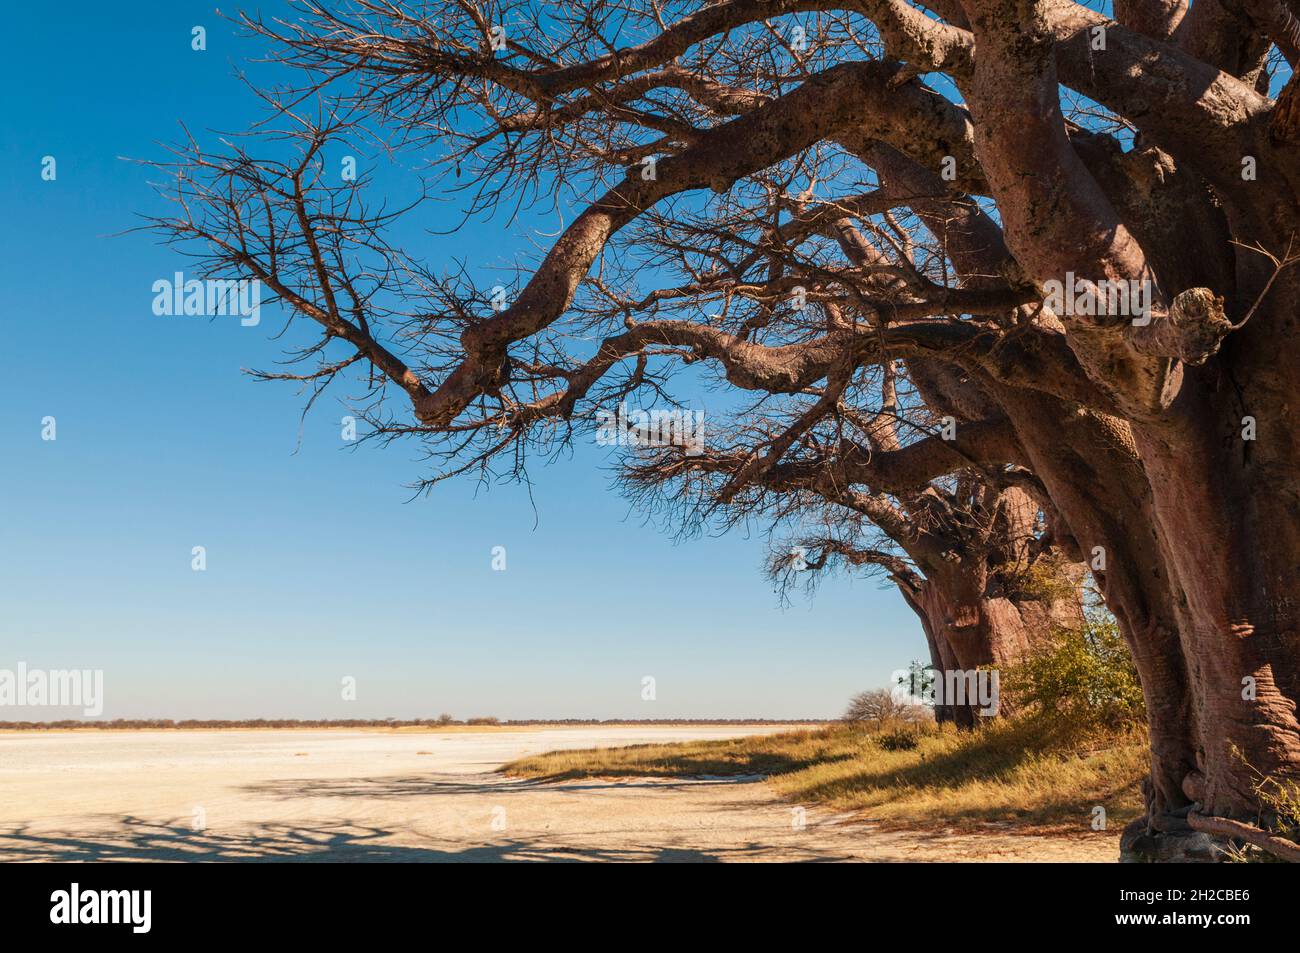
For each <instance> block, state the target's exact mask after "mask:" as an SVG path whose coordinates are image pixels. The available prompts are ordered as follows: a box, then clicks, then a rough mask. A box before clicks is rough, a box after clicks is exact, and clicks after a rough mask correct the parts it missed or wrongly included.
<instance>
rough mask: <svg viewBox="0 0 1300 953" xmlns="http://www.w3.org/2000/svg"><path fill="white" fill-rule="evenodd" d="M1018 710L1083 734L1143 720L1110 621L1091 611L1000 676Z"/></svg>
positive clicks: (1132, 675)
mask: <svg viewBox="0 0 1300 953" xmlns="http://www.w3.org/2000/svg"><path fill="white" fill-rule="evenodd" d="M1002 685H1003V690H1004V691H1005V692H1006V693H1007V695H1008V697H1009V698H1010V700H1011V701H1012V702H1013V703H1014V704H1015V706H1016V707H1017V708H1024V709H1027V710H1033V711H1036V712H1037V713H1038V714H1040V715H1042V716H1044V717H1048V718H1053V719H1062V720H1068V721H1069V722H1070V723H1071V724H1073V725H1078V726H1079V727H1082V728H1091V727H1100V728H1121V727H1124V726H1127V725H1131V724H1135V723H1138V722H1141V721H1142V720H1143V718H1144V717H1145V706H1144V704H1143V701H1142V686H1141V683H1140V682H1139V681H1138V676H1137V668H1136V667H1135V666H1134V665H1133V659H1132V657H1131V656H1130V655H1129V651H1128V646H1127V645H1125V643H1124V639H1123V637H1122V636H1121V635H1120V633H1119V626H1118V625H1117V624H1116V622H1115V618H1114V617H1113V616H1111V615H1110V614H1109V613H1108V612H1105V611H1104V610H1102V609H1100V608H1097V607H1093V608H1091V609H1090V610H1089V611H1088V612H1087V613H1085V621H1084V624H1083V626H1082V627H1080V628H1061V627H1058V628H1055V629H1053V630H1052V634H1051V638H1050V639H1049V641H1048V642H1047V643H1046V644H1044V645H1043V646H1041V647H1039V648H1038V649H1036V650H1034V651H1032V652H1031V653H1030V654H1029V655H1028V656H1027V657H1026V658H1025V659H1024V661H1022V662H1021V663H1020V664H1019V665H1016V666H1013V667H1011V668H1010V669H1008V670H1007V671H1006V672H1004V673H1003V678H1002Z"/></svg>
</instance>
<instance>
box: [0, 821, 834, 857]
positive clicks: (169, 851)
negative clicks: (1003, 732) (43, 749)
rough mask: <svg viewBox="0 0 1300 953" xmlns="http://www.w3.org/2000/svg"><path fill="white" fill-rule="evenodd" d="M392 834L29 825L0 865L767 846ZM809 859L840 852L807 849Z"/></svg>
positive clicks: (712, 853) (656, 852)
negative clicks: (431, 839)
mask: <svg viewBox="0 0 1300 953" xmlns="http://www.w3.org/2000/svg"><path fill="white" fill-rule="evenodd" d="M393 833H394V832H393V831H390V830H386V829H383V828H380V827H375V826H371V825H365V824H358V823H355V822H352V821H347V820H339V821H334V822H328V823H317V824H312V825H303V826H298V825H293V824H267V825H262V826H260V827H257V828H251V829H246V830H240V831H237V832H232V833H222V832H217V831H213V830H201V831H195V830H191V829H189V828H188V827H185V826H184V825H180V824H160V823H156V822H151V821H146V820H144V819H142V818H139V817H134V816H131V815H123V816H121V817H120V818H118V819H117V826H116V827H114V828H111V829H107V830H102V831H96V832H94V833H72V832H68V831H49V830H41V831H36V830H33V829H32V827H31V826H30V825H24V826H20V827H15V828H10V829H8V830H4V831H0V860H22V861H58V862H64V863H67V862H95V863H119V862H124V861H126V862H130V861H186V862H258V863H268V862H271V863H276V862H278V863H304V862H307V863H310V862H328V863H503V862H516V863H519V862H524V863H526V862H541V861H546V862H551V863H555V862H569V863H582V862H592V861H607V862H608V861H613V862H650V863H722V862H724V861H739V860H748V859H761V858H763V857H764V856H765V855H768V854H770V851H771V850H772V846H771V845H768V844H760V843H748V844H743V845H738V846H735V847H719V848H710V849H707V850H701V849H695V848H691V847H682V846H677V845H673V846H664V845H657V846H656V845H629V846H624V847H617V848H608V849H607V848H601V847H590V846H580V845H570V844H558V843H545V842H542V841H539V840H536V839H528V838H522V837H502V838H500V839H498V840H494V841H493V842H491V843H480V844H474V843H463V842H455V841H446V842H443V843H440V844H437V845H436V846H435V845H430V846H405V845H401V844H393V843H387V842H386V841H387V839H388V838H390V837H391V836H392V835H393ZM806 853H807V856H806V857H805V858H804V859H806V860H810V861H832V860H841V859H844V856H843V855H836V854H830V853H817V852H813V851H807V852H806Z"/></svg>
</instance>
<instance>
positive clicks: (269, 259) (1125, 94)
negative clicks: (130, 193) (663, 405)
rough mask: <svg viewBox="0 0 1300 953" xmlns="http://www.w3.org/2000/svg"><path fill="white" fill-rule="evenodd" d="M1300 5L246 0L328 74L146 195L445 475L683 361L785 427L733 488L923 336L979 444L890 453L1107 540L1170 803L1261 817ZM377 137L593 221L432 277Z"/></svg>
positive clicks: (639, 395)
mask: <svg viewBox="0 0 1300 953" xmlns="http://www.w3.org/2000/svg"><path fill="white" fill-rule="evenodd" d="M1292 2H1293V0H1247V2H1242V3H1240V4H1237V3H1228V2H1227V0H1198V2H1197V3H1195V4H1194V5H1192V6H1191V7H1190V8H1187V7H1186V6H1185V5H1184V4H1183V2H1182V0H1128V2H1125V3H1117V4H1116V8H1115V15H1116V19H1115V20H1109V19H1107V18H1105V17H1103V16H1101V15H1100V14H1097V13H1096V12H1094V11H1091V10H1089V9H1087V8H1085V7H1082V6H1079V5H1077V4H1075V3H1072V2H1069V0H1015V2H1012V0H929V2H927V4H926V5H925V7H921V6H913V5H911V4H909V3H907V2H906V0H848V2H846V0H837V2H828V0H722V2H718V3H713V4H710V5H708V6H705V7H703V8H699V9H696V8H695V7H694V5H687V4H681V5H679V4H672V3H655V2H650V0H647V2H641V0H629V2H625V3H612V2H609V0H579V2H577V3H567V4H563V5H556V6H554V7H552V6H546V5H539V4H533V3H517V4H515V3H476V2H472V0H461V2H450V0H448V2H445V3H434V4H430V5H428V6H422V7H419V8H415V7H409V8H408V7H404V6H401V5H395V4H388V3H371V2H356V3H352V4H348V5H345V6H341V7H340V8H337V9H334V8H327V7H325V6H321V5H318V4H315V3H307V4H305V5H304V7H303V10H302V12H301V14H300V15H299V16H297V17H296V18H295V19H292V20H289V21H276V22H266V21H262V20H259V19H255V18H247V19H246V20H245V23H246V25H247V27H248V28H249V30H250V31H251V32H252V33H253V34H255V35H256V36H257V37H259V38H260V39H261V40H262V41H267V42H269V43H270V45H271V48H272V55H273V57H275V58H278V59H279V60H280V61H281V62H282V63H283V64H284V65H285V66H286V67H289V68H290V70H291V75H293V76H295V77H299V79H298V80H296V81H295V82H294V84H293V87H292V88H289V89H284V90H280V91H278V92H277V93H275V94H274V95H273V94H271V93H268V98H269V99H270V100H271V101H272V103H273V104H274V105H275V106H276V107H277V108H278V110H279V112H278V124H277V125H276V126H275V127H274V129H273V130H272V128H271V127H267V126H259V127H258V128H257V130H255V132H256V133H258V134H257V135H254V136H252V137H251V138H250V139H245V140H238V141H236V142H235V143H234V144H233V145H225V146H222V147H219V148H218V149H216V151H207V150H206V149H204V148H203V147H201V146H200V145H199V144H197V143H195V142H191V143H188V144H187V145H186V146H184V147H183V148H182V149H181V150H180V155H179V156H178V159H177V163H176V171H178V172H179V175H178V177H177V179H176V183H175V185H176V191H175V197H176V198H177V199H178V200H179V201H180V203H181V206H180V212H179V213H178V214H177V215H176V216H175V217H173V218H168V219H165V220H160V221H159V222H158V223H157V224H158V225H159V227H160V228H162V229H163V230H164V231H166V232H167V234H169V235H170V236H171V237H173V238H175V239H177V240H180V241H184V242H186V243H187V248H190V249H193V250H194V253H195V254H198V255H199V256H200V258H201V259H202V262H203V266H204V267H205V268H206V269H207V270H209V271H210V272H212V273H213V274H221V275H222V276H223V277H230V276H232V273H233V275H235V276H239V277H247V278H253V279H257V280H260V281H261V282H262V283H263V285H264V286H265V287H266V288H267V289H269V291H270V292H272V293H274V294H275V295H276V296H278V298H279V299H280V300H281V302H282V303H283V304H284V305H285V306H286V308H287V309H288V311H289V312H290V313H291V314H292V315H294V316H295V317H296V318H298V319H304V320H307V321H310V322H314V323H315V324H316V325H318V326H319V327H320V329H321V331H322V336H321V337H320V338H319V339H318V340H317V341H316V343H315V344H313V345H310V346H309V347H308V348H307V349H306V350H305V351H304V352H301V353H300V355H299V356H300V357H301V358H303V360H304V365H305V366H304V367H302V368H300V369H299V372H296V373H293V374H282V375H276V376H285V377H292V378H295V379H298V380H304V381H308V382H310V383H312V384H313V385H315V386H317V387H323V386H325V385H326V384H328V383H329V382H330V381H332V380H334V379H336V378H338V377H339V376H341V375H343V376H348V375H351V374H353V372H355V371H361V372H363V374H364V379H365V380H366V382H367V383H368V385H369V386H370V388H371V389H370V391H369V392H368V393H369V397H370V400H369V404H368V407H367V417H368V419H369V420H370V423H371V425H372V427H373V431H374V432H375V433H377V434H379V435H381V436H386V437H397V436H402V435H411V436H414V437H418V438H419V439H422V440H424V441H426V442H427V444H428V446H429V448H430V452H431V454H433V455H434V456H435V457H436V458H437V459H438V460H439V462H440V464H441V466H442V469H441V472H440V473H439V474H438V475H437V476H445V475H451V474H455V473H464V472H474V471H477V472H480V473H483V472H494V471H496V470H499V469H500V468H502V467H504V468H505V471H506V472H508V473H518V472H519V468H520V467H521V466H522V465H523V464H522V461H523V459H524V457H525V454H526V453H528V452H531V451H537V450H539V449H545V448H548V447H553V446H555V445H556V444H557V442H559V443H562V442H564V441H567V440H572V439H573V438H574V436H575V435H576V434H581V433H587V432H589V430H588V428H589V427H590V425H591V419H592V415H593V412H594V410H595V409H596V408H599V407H607V406H609V404H610V403H611V402H619V401H624V400H632V399H642V400H646V399H649V400H661V401H662V400H669V399H671V389H670V388H671V384H672V380H671V378H673V377H674V371H675V370H677V371H679V369H680V368H682V367H689V368H690V370H689V372H681V371H679V373H678V375H677V376H680V375H681V374H685V375H686V376H687V377H692V376H694V375H698V374H703V375H705V376H710V375H711V376H712V379H714V380H716V381H717V382H719V383H722V384H725V386H727V387H728V388H729V389H731V390H734V391H735V392H737V393H741V394H748V395H751V396H752V397H754V399H755V401H756V402H757V407H758V408H766V407H767V406H769V402H770V405H771V406H772V407H773V408H774V414H775V415H776V416H775V417H774V419H783V425H782V426H780V427H775V428H773V433H772V435H771V436H770V437H767V438H765V440H766V442H765V443H763V444H761V445H756V446H754V447H751V448H750V449H751V454H750V456H749V457H748V458H747V459H746V461H745V462H744V463H743V464H741V467H740V470H738V471H737V472H736V473H735V477H736V480H735V482H734V485H733V487H732V490H734V491H738V490H739V489H740V488H741V487H744V486H753V485H755V484H756V483H757V482H761V478H762V477H763V475H764V474H766V473H771V472H773V470H774V468H776V467H778V466H780V465H783V464H794V463H796V462H797V461H798V460H799V459H801V455H806V454H807V453H808V452H809V450H810V448H812V447H813V446H814V445H813V443H812V439H813V438H812V436H811V435H813V434H814V433H815V432H816V429H817V427H819V426H825V425H826V422H827V421H833V420H834V419H835V417H836V415H837V414H838V413H839V412H840V411H839V408H840V407H841V406H842V398H843V396H844V394H845V393H848V392H849V391H850V389H861V388H862V383H863V381H864V380H865V379H866V378H867V377H868V376H869V375H871V374H873V373H876V374H878V373H879V372H880V369H883V368H886V367H888V366H889V365H891V364H898V363H900V362H901V363H902V364H903V366H905V367H906V369H907V374H908V377H909V379H910V380H911V381H913V383H914V385H915V387H916V389H917V391H918V393H919V394H920V395H921V399H922V400H924V401H926V402H930V403H932V406H936V407H938V406H942V405H943V404H944V403H945V402H947V403H948V404H950V406H952V407H954V408H959V409H961V411H962V412H961V413H960V414H950V415H948V416H952V417H953V418H954V420H958V419H959V423H958V426H957V439H958V441H960V440H961V439H963V437H962V434H963V432H965V433H966V434H969V435H971V436H970V439H969V440H967V445H966V446H965V447H964V448H963V449H962V450H961V454H960V458H959V459H957V460H956V461H954V454H953V453H952V452H951V450H952V449H953V448H952V447H951V446H949V447H947V450H948V451H949V452H947V453H943V452H939V450H941V449H943V448H939V449H935V447H936V444H937V443H940V442H947V443H951V441H943V438H942V437H941V436H939V437H936V436H935V435H932V434H931V435H926V436H923V437H919V438H917V439H915V440H912V441H911V442H908V443H906V445H904V446H900V447H899V448H898V449H897V450H883V451H881V452H880V453H878V454H875V455H874V456H873V458H872V466H878V465H884V464H885V463H887V462H888V461H889V460H890V459H895V460H897V459H901V458H899V457H894V456H892V455H893V454H895V453H897V454H906V455H907V457H908V458H909V459H913V460H915V459H917V458H920V459H923V460H924V461H925V463H926V465H927V466H930V467H933V468H935V469H934V471H933V472H930V473H929V474H928V475H927V477H926V479H927V480H933V479H939V478H945V477H947V476H948V475H950V474H960V472H961V471H963V470H964V471H967V475H966V478H969V476H970V474H971V473H973V472H979V473H982V474H983V475H984V476H986V477H987V476H989V475H992V476H993V479H994V481H995V482H994V484H993V485H994V486H996V485H997V481H1000V480H1002V479H1003V477H1001V476H999V474H1006V473H1020V472H1021V471H1025V472H1027V473H1029V474H1032V477H1033V480H1034V482H1035V484H1036V486H1037V487H1041V489H1042V492H1043V494H1044V497H1045V499H1046V501H1047V502H1048V503H1049V504H1050V506H1049V509H1050V510H1051V512H1052V513H1053V514H1054V518H1055V517H1059V520H1060V524H1061V526H1062V527H1063V528H1064V530H1065V532H1067V533H1068V536H1069V537H1070V538H1071V539H1072V540H1073V541H1074V545H1076V546H1077V551H1078V553H1079V554H1081V555H1083V556H1084V558H1087V559H1089V560H1090V561H1091V565H1092V568H1093V569H1094V573H1095V576H1096V578H1097V580H1098V583H1099V585H1100V586H1101V588H1102V590H1103V592H1104V595H1105V598H1106V601H1107V604H1108V606H1109V607H1110V608H1111V610H1112V611H1113V612H1114V613H1115V615H1116V617H1117V619H1118V620H1119V622H1120V625H1121V628H1122V630H1123V631H1124V633H1125V637H1126V639H1127V640H1128V641H1129V644H1130V646H1131V648H1132V649H1133V652H1134V657H1135V661H1136V663H1137V665H1138V669H1139V673H1140V676H1141V679H1142V682H1143V690H1144V694H1145V695H1146V698H1147V706H1148V711H1149V717H1150V729H1151V740H1152V776H1151V782H1150V785H1149V788H1148V809H1147V816H1146V817H1145V818H1144V820H1143V821H1142V825H1141V831H1140V832H1141V833H1144V834H1147V835H1151V836H1152V837H1156V838H1159V837H1162V836H1163V837H1167V838H1168V839H1173V840H1176V839H1177V838H1178V837H1179V836H1180V835H1181V833H1182V832H1185V831H1187V830H1189V829H1197V830H1201V831H1207V832H1213V833H1217V834H1223V833H1229V834H1233V835H1236V836H1244V837H1248V838H1254V839H1256V840H1257V841H1260V842H1267V840H1266V835H1265V834H1264V832H1263V828H1266V827H1268V826H1269V825H1270V824H1271V823H1272V822H1273V820H1274V818H1272V817H1271V816H1270V814H1269V811H1268V808H1267V805H1265V804H1263V803H1261V799H1260V797H1259V795H1258V793H1257V785H1256V779H1257V778H1258V777H1259V776H1261V775H1263V776H1267V777H1270V778H1273V779H1275V780H1278V781H1283V782H1285V781H1288V780H1291V781H1294V780H1295V779H1297V777H1300V722H1298V721H1297V716H1296V701H1297V696H1298V694H1300V658H1298V657H1297V652H1296V649H1297V633H1296V624H1297V619H1296V614H1297V612H1298V611H1300V610H1298V609H1297V606H1296V601H1295V593H1296V591H1297V583H1298V582H1300V578H1297V577H1298V576H1300V559H1298V558H1297V552H1298V551H1300V524H1298V523H1297V510H1298V509H1300V499H1298V495H1300V483H1298V481H1297V476H1296V473H1297V466H1298V465H1300V438H1297V436H1296V435H1295V434H1294V433H1293V432H1292V430H1291V428H1290V427H1289V426H1288V420H1287V415H1288V408H1289V407H1290V401H1291V400H1292V399H1293V391H1294V385H1293V384H1292V383H1291V380H1290V373H1289V369H1290V366H1291V365H1292V364H1293V362H1294V358H1295V357H1296V355H1295V354H1294V353H1292V352H1293V351H1294V350H1295V349H1297V348H1300V343H1297V342H1296V340H1295V336H1294V335H1292V334H1290V333H1288V332H1289V329H1290V327H1291V324H1292V322H1293V317H1292V315H1293V310H1294V301H1295V298H1296V292H1297V290H1300V289H1298V288H1297V285H1298V284H1300V279H1298V278H1297V271H1296V270H1295V269H1294V268H1292V265H1293V264H1294V263H1295V261H1296V260H1297V255H1300V241H1297V238H1296V229H1297V218H1300V203H1297V201H1296V198H1297V194H1296V193H1297V186H1298V185H1300V154H1298V153H1297V151H1296V148H1295V145H1296V140H1297V137H1298V136H1300V107H1298V106H1296V95H1297V94H1296V84H1295V81H1294V80H1292V79H1289V78H1288V77H1289V66H1291V65H1294V62H1295V58H1296V56H1297V49H1298V48H1300V43H1297V39H1298V38H1300V30H1298V29H1297V20H1296V19H1295V17H1294V16H1293V12H1292V8H1291V4H1292ZM1284 62H1285V64H1287V65H1283V63H1284ZM1284 78H1285V79H1286V82H1285V85H1282V80H1283V79H1284ZM1279 86H1280V87H1281V88H1280V90H1278V89H1277V88H1278V87H1279ZM1275 90H1276V91H1277V94H1276V96H1274V95H1272V94H1273V93H1274V92H1275ZM266 134H270V136H272V137H273V138H272V139H271V140H270V141H266V139H265V136H266ZM286 137H288V139H289V140H290V143H289V144H296V146H297V149H296V152H295V153H294V154H292V155H289V154H288V150H287V149H286ZM362 138H370V139H380V140H382V141H383V142H385V143H386V144H388V145H389V146H390V147H392V148H400V149H406V150H413V151H417V152H419V153H420V154H422V155H425V156H427V157H428V158H429V160H430V161H431V162H433V163H434V164H435V167H436V168H438V169H441V170H443V171H444V172H445V178H444V179H443V180H442V181H441V186H440V187H441V188H443V189H457V188H458V189H461V190H462V191H463V192H464V194H465V196H466V202H467V206H466V207H467V214H468V215H469V216H470V217H474V216H480V215H487V214H489V213H491V212H492V211H495V210H503V211H504V210H505V209H507V208H514V207H517V206H518V205H520V204H527V203H530V202H534V201H537V200H539V199H541V200H547V199H554V200H556V201H557V202H563V203H564V205H565V207H567V205H568V204H573V205H574V206H576V209H577V214H576V216H575V217H573V218H572V219H571V221H568V224H567V225H566V227H564V228H563V230H562V231H561V232H560V233H559V235H558V237H556V238H554V240H553V241H552V242H551V243H550V245H549V248H548V249H547V250H546V251H545V253H544V254H543V255H542V256H541V257H540V259H539V260H537V261H535V262H531V261H522V260H521V262H520V271H519V275H518V278H517V281H515V282H514V283H513V285H512V286H510V287H503V288H501V289H500V290H497V291H490V290H489V289H486V288H480V287H476V286H475V285H474V283H473V282H472V281H470V280H469V276H468V275H467V274H466V273H464V272H460V273H455V272H453V273H434V272H433V271H431V270H430V269H429V266H428V265H427V264H426V263H424V262H423V261H421V259H420V258H419V256H418V249H417V250H414V252H415V253H412V252H408V251H406V250H403V249H399V248H396V247H394V245H393V244H392V243H391V241H390V239H389V237H388V235H389V233H388V232H387V231H386V226H387V225H388V224H389V223H390V220H391V218H392V217H393V216H395V215H397V214H400V213H396V212H388V211H385V210H383V208H382V202H381V199H382V197H380V196H376V195H375V194H374V192H375V190H374V189H371V188H369V186H368V183H367V180H366V178H365V177H364V176H363V177H361V178H360V179H358V180H356V181H337V180H336V179H335V178H334V177H332V176H330V175H328V174H327V173H326V172H325V171H324V166H323V165H322V164H321V160H322V158H323V157H324V156H325V155H326V154H332V153H331V150H334V149H335V148H336V146H338V145H339V144H342V143H351V142H355V141H357V140H359V139H362ZM368 189H369V191H368ZM424 208H425V206H424V205H423V203H420V202H417V203H415V205H414V206H413V207H412V208H410V209H407V210H405V214H407V215H417V216H418V215H419V214H420V211H421V210H422V209H424ZM846 221H847V223H848V224H849V225H850V226H852V228H851V229H849V230H846V229H845V228H844V225H845V223H846ZM855 234H856V238H855ZM863 236H868V237H869V238H871V237H874V240H869V241H867V242H866V245H867V246H869V247H860V246H859V243H858V241H857V239H859V238H862V237H863ZM935 249H937V250H938V251H937V253H936V252H935ZM882 250H884V251H886V253H885V255H884V258H883V259H882V258H881V257H880V256H879V254H877V253H880V252H882ZM888 251H893V252H896V253H895V254H889V253H888ZM665 268H671V269H674V270H676V272H677V273H678V274H680V275H683V276H685V277H686V280H685V281H681V282H678V283H676V284H673V285H671V286H668V287H665V281H664V280H663V278H662V277H661V276H662V274H663V273H664V269H665ZM810 301H811V302H812V303H813V305H814V307H808V306H807V305H808V303H809V302H810ZM312 362H314V363H312ZM392 398H399V399H400V401H401V403H400V404H397V405H394V403H393V402H392ZM394 407H396V408H397V409H394ZM781 415H784V418H782V417H781ZM998 435H1001V438H1000V439H999V438H998ZM916 448H920V449H916ZM832 449H833V450H834V451H835V452H838V450H839V448H838V447H835V448H832ZM882 458H883V459H882ZM431 479H433V478H431ZM869 485H870V484H868V486H869ZM913 485H914V486H920V485H922V483H920V482H918V483H915V484H913Z"/></svg>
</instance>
